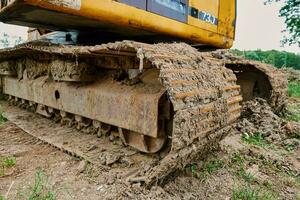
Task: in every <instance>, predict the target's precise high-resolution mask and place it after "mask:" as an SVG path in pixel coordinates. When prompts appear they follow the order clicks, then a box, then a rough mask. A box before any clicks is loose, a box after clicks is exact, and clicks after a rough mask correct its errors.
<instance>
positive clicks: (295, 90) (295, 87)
mask: <svg viewBox="0 0 300 200" xmlns="http://www.w3.org/2000/svg"><path fill="white" fill-rule="evenodd" d="M288 87H289V88H288V91H289V96H290V97H296V98H300V83H297V82H289V86H288Z"/></svg>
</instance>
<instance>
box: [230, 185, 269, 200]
mask: <svg viewBox="0 0 300 200" xmlns="http://www.w3.org/2000/svg"><path fill="white" fill-rule="evenodd" d="M232 199H233V200H273V199H275V197H274V196H273V195H272V194H271V193H269V192H267V191H262V190H260V189H258V188H252V187H250V186H241V187H234V188H233V191H232Z"/></svg>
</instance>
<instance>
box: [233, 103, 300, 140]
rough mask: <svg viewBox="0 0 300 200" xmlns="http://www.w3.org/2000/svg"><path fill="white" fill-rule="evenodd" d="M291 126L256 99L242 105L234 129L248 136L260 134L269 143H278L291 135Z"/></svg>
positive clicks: (267, 105) (293, 130) (293, 129)
mask: <svg viewBox="0 0 300 200" xmlns="http://www.w3.org/2000/svg"><path fill="white" fill-rule="evenodd" d="M291 126H292V124H291V123H290V122H287V121H286V120H284V119H283V118H281V117H279V116H278V115H276V114H274V112H273V111H272V108H271V107H270V106H269V104H268V103H267V101H266V100H264V99H261V98H256V99H254V100H252V101H247V102H244V103H243V111H242V117H241V120H240V121H239V122H238V123H237V124H236V129H237V130H238V131H239V132H241V133H243V134H248V135H254V134H261V135H262V136H263V137H264V138H265V139H266V140H267V141H269V142H275V143H276V142H280V141H283V140H284V139H286V138H287V137H288V135H290V134H293V133H294V132H295V131H296V129H295V128H294V127H291Z"/></svg>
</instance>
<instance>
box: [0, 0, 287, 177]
mask: <svg viewBox="0 0 300 200" xmlns="http://www.w3.org/2000/svg"><path fill="white" fill-rule="evenodd" d="M0 8H1V10H0V21H1V22H4V23H8V24H15V25H21V26H27V27H32V28H30V29H29V41H28V42H26V43H24V44H21V45H18V46H16V47H12V48H7V49H2V50H0V80H1V82H0V83H1V84H0V88H1V93H2V94H4V95H5V96H7V100H8V102H10V104H12V105H15V106H19V107H22V108H24V109H27V110H30V111H32V112H35V113H38V114H40V115H42V116H45V117H47V118H50V119H52V120H54V121H55V122H60V123H61V125H64V126H68V127H75V128H76V129H78V130H80V131H81V132H83V133H87V134H89V135H94V136H95V138H97V136H98V137H105V136H107V135H110V134H112V133H114V134H117V136H118V138H119V139H120V140H121V141H122V143H123V144H124V145H126V146H129V147H132V148H134V149H136V150H137V151H139V152H142V153H143V155H145V157H147V155H153V154H154V155H155V154H158V153H160V152H162V151H167V153H165V154H163V155H164V156H161V157H160V160H159V161H158V162H157V163H156V165H155V166H153V167H152V168H151V169H148V170H147V171H146V172H145V173H144V174H143V175H144V177H147V178H145V179H142V180H144V181H145V182H148V183H150V182H151V183H152V182H153V180H157V179H158V178H160V177H165V176H166V175H165V171H168V170H176V169H178V168H182V167H184V166H185V165H187V164H188V163H189V162H190V161H191V160H192V159H193V158H195V156H197V155H199V154H202V153H204V152H206V150H207V149H209V148H210V147H211V146H213V145H214V144H216V143H218V141H219V140H220V139H222V138H223V137H225V136H226V134H227V132H228V131H226V130H227V129H228V127H229V126H230V125H231V124H232V123H234V122H236V121H237V120H238V118H239V117H240V115H241V102H242V101H248V100H251V99H253V98H256V97H260V98H264V99H266V101H267V102H268V103H269V104H270V106H271V107H272V108H273V110H274V112H277V113H280V112H282V111H283V110H284V108H285V106H286V99H287V81H286V78H285V75H284V74H283V73H281V72H280V71H279V70H277V69H275V68H274V67H272V66H270V65H267V64H263V63H259V62H255V61H249V60H246V59H244V58H240V57H236V56H233V55H231V54H229V53H227V52H226V51H224V50H222V49H229V48H231V47H232V45H233V41H234V39H235V29H236V18H237V2H236V0H1V4H0ZM226 128H227V129H226ZM44 134H45V133H44ZM66 134H67V133H66ZM59 136H60V135H59V134H57V135H56V136H53V137H59ZM67 137H68V136H67ZM69 137H71V136H69ZM40 139H42V140H46V139H44V135H42V136H40ZM73 139H74V138H73ZM49 143H51V144H52V145H54V146H57V145H56V144H55V141H54V140H51V141H49ZM83 143H84V141H82V142H81V143H80V142H79V143H77V144H72V142H70V143H69V144H68V145H69V146H71V147H70V148H69V150H68V151H70V152H71V153H74V152H75V151H74V150H73V148H74V149H75V148H78V146H82V145H83ZM72 145H73V146H72ZM60 148H62V149H64V145H62V146H60ZM166 149H167V150H166ZM73 151H74V152H73ZM74 154H76V152H75V153H74ZM82 155H83V156H82V157H85V155H84V153H83V154H82ZM138 180H140V179H138Z"/></svg>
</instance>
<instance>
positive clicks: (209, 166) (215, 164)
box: [191, 160, 224, 181]
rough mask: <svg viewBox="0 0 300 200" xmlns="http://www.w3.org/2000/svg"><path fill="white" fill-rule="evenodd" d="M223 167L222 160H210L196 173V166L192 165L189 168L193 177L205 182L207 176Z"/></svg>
mask: <svg viewBox="0 0 300 200" xmlns="http://www.w3.org/2000/svg"><path fill="white" fill-rule="evenodd" d="M223 166H224V162H223V161H222V160H212V161H210V162H205V163H204V164H203V165H202V169H201V171H200V172H197V166H196V165H195V164H193V165H192V166H191V171H192V174H193V176H195V177H197V178H199V179H201V180H203V181H205V180H206V179H207V178H208V176H209V175H211V174H213V173H215V172H216V171H218V170H219V169H221V168H223Z"/></svg>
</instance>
